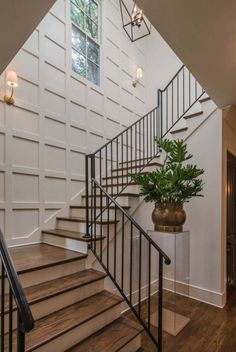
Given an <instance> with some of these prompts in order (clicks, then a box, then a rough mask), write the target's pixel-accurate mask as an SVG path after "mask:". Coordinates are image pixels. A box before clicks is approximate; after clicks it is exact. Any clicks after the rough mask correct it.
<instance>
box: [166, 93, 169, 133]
mask: <svg viewBox="0 0 236 352" xmlns="http://www.w3.org/2000/svg"><path fill="white" fill-rule="evenodd" d="M168 129H169V106H168V88H167V90H166V130H167V131H168Z"/></svg>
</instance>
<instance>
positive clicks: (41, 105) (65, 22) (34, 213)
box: [0, 0, 174, 245]
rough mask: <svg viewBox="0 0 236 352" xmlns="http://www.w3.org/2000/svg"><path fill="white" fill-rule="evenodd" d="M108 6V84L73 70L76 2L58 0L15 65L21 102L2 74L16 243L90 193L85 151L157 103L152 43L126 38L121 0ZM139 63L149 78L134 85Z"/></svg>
mask: <svg viewBox="0 0 236 352" xmlns="http://www.w3.org/2000/svg"><path fill="white" fill-rule="evenodd" d="M101 5H102V43H101V71H102V72H101V74H102V77H101V87H96V86H94V85H92V84H90V83H88V82H87V81H86V80H83V79H82V78H80V76H78V75H77V74H75V73H73V72H72V70H71V22H70V1H69V0H58V1H57V2H56V4H55V5H54V7H53V8H52V10H51V11H50V13H48V15H47V16H46V17H45V19H44V20H43V21H42V23H41V24H40V25H39V27H38V28H37V29H36V30H35V31H34V33H33V34H32V35H31V37H30V38H29V39H28V41H27V42H26V43H25V45H24V47H23V48H22V49H21V50H20V52H19V53H18V54H17V56H16V57H15V59H14V60H13V61H12V63H11V64H10V65H9V66H10V67H11V68H13V69H14V70H16V72H17V74H18V77H19V87H18V88H17V89H16V90H15V101H16V104H15V106H14V107H10V106H7V105H5V104H4V103H3V99H2V98H3V95H4V93H5V91H6V90H7V87H6V85H5V73H4V74H3V75H2V76H1V77H0V99H1V100H0V227H1V228H2V229H3V231H4V233H5V235H6V238H7V240H8V243H9V244H10V245H12V244H21V243H29V242H33V241H39V240H40V233H41V230H42V229H43V228H45V227H48V226H49V223H50V221H51V219H53V218H55V215H56V214H57V213H58V211H60V209H64V210H66V209H68V206H69V204H70V202H71V201H72V200H73V199H75V198H76V196H77V195H79V194H80V193H81V192H82V191H83V189H84V171H85V170H84V155H85V153H88V152H91V151H94V150H95V149H96V148H98V147H99V146H101V145H102V144H104V143H105V142H106V141H107V140H108V139H109V138H111V137H113V136H114V135H115V134H117V133H118V132H120V131H121V130H122V129H123V128H124V127H126V126H128V125H130V124H131V123H132V122H133V121H135V120H136V119H138V118H139V117H140V116H142V115H143V114H144V113H145V112H148V110H150V109H151V108H152V107H153V106H150V104H149V102H150V101H151V99H150V98H151V96H152V101H153V96H155V94H156V92H155V90H153V91H150V89H148V88H147V86H146V82H145V81H146V79H145V77H146V71H147V55H148V53H147V50H146V45H147V41H146V40H141V41H138V42H136V43H135V44H131V42H130V41H129V39H128V38H127V37H126V35H125V33H124V31H123V29H122V27H121V17H120V9H119V2H118V0H103V1H101ZM153 45H155V42H154V43H153ZM168 55H172V56H173V57H174V54H173V53H172V51H171V50H169V53H168ZM149 61H150V58H149ZM137 66H140V67H142V69H143V71H144V76H143V78H142V81H141V84H139V85H138V86H137V87H136V88H133V87H132V80H133V77H134V74H135V70H136V67H137ZM147 97H148V99H147ZM50 224H51V223H50Z"/></svg>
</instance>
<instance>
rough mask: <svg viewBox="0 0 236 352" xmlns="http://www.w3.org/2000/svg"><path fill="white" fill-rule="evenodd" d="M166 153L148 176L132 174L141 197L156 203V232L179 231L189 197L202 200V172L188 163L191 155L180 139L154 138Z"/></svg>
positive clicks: (154, 218) (154, 220)
mask: <svg viewBox="0 0 236 352" xmlns="http://www.w3.org/2000/svg"><path fill="white" fill-rule="evenodd" d="M156 143H157V144H158V146H159V148H160V150H161V151H164V152H165V160H164V164H163V166H162V167H160V168H159V169H156V170H155V171H152V172H149V173H147V174H135V175H132V179H133V180H134V181H135V182H136V183H137V184H139V185H140V186H141V195H142V196H144V200H145V201H146V202H155V208H154V210H153V213H152V220H153V223H154V225H155V230H156V231H163V232H182V231H183V224H184V223H185V220H186V213H185V211H184V209H183V205H184V203H185V202H188V201H189V200H190V199H191V198H192V197H202V196H203V195H202V194H201V191H202V189H203V181H202V179H201V178H200V176H201V175H202V174H203V173H204V170H203V169H199V168H198V167H197V166H196V165H191V164H188V163H187V161H188V160H189V159H191V158H192V155H191V154H189V153H188V151H187V145H186V143H184V141H183V140H168V139H164V140H161V139H156Z"/></svg>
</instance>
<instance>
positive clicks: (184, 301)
mask: <svg viewBox="0 0 236 352" xmlns="http://www.w3.org/2000/svg"><path fill="white" fill-rule="evenodd" d="M173 302H174V303H173ZM157 303H158V302H157V299H156V297H154V298H153V300H152V305H151V306H152V308H154V307H156V305H157ZM173 306H175V307H176V311H177V312H178V313H180V314H183V315H185V316H187V317H189V318H190V319H191V321H190V323H189V324H188V325H187V326H186V327H185V328H184V329H183V330H182V331H181V332H180V333H179V334H178V335H177V336H176V337H173V336H171V335H169V334H167V333H164V336H163V339H164V343H163V350H164V352H236V333H235V331H236V290H235V291H234V292H233V293H232V295H231V296H230V298H229V301H228V304H227V305H226V307H224V308H223V309H221V308H217V307H214V306H211V305H209V304H205V303H202V302H199V301H196V300H193V299H190V298H187V297H183V296H180V295H175V296H173V294H171V293H167V292H165V294H164V307H165V308H169V309H173ZM146 312H147V305H145V303H144V304H143V305H142V316H144V317H145V316H146ZM128 317H129V318H132V319H134V318H133V314H132V313H130V312H129V313H128ZM153 331H155V330H154V328H153ZM142 347H143V349H144V350H145V352H156V347H155V346H154V344H153V342H152V341H151V340H150V338H149V336H148V335H147V334H146V332H143V333H142Z"/></svg>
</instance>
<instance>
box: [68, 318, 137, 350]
mask: <svg viewBox="0 0 236 352" xmlns="http://www.w3.org/2000/svg"><path fill="white" fill-rule="evenodd" d="M142 331H143V328H142V327H141V325H140V324H138V323H136V322H135V321H133V320H130V319H128V318H124V317H121V318H119V319H117V320H115V321H114V322H113V323H111V324H109V325H107V326H106V327H104V328H103V329H101V330H99V331H98V332H96V333H95V334H93V335H92V336H90V337H88V338H87V339H85V340H84V341H82V342H80V343H79V344H78V345H76V346H74V347H73V348H70V349H69V350H68V351H67V352H101V351H102V352H118V351H119V350H120V349H121V348H122V347H124V346H125V345H126V344H127V343H129V342H130V341H131V340H133V339H134V338H135V337H136V336H137V335H139V334H140V333H141V332H142Z"/></svg>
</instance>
